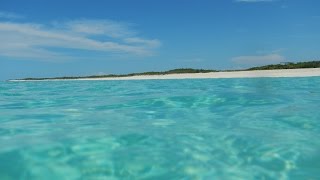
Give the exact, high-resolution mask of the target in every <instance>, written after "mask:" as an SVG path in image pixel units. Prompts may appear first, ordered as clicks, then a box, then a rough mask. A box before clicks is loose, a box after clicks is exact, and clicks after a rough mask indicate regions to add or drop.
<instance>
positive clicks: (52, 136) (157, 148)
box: [0, 78, 320, 180]
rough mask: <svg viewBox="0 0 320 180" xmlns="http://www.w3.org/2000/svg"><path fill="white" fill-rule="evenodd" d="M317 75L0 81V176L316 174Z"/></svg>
mask: <svg viewBox="0 0 320 180" xmlns="http://www.w3.org/2000/svg"><path fill="white" fill-rule="evenodd" d="M319 107H320V78H257V79H211V80H210V79H207V80H149V81H66V82H63V81H61V82H0V179H1V180H4V179H319V178H320V137H319V136H320V111H319V109H320V108H319Z"/></svg>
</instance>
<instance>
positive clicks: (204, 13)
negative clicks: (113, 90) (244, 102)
mask: <svg viewBox="0 0 320 180" xmlns="http://www.w3.org/2000/svg"><path fill="white" fill-rule="evenodd" d="M319 32H320V1H318V0H304V1H302V0H215V1H212V0H161V1H160V0H152V1H150V0H135V1H133V0H106V1H100V0H91V1H84V0H68V1H67V0H63V1H62V0H55V1H44V0H28V1H18V0H1V1H0V80H5V79H13V78H23V77H52V76H74V75H94V74H109V73H117V74H119V73H130V72H142V71H161V70H168V69H173V68H180V67H191V68H206V69H235V68H245V67H250V66H256V65H263V64H270V63H278V62H283V61H301V60H316V59H320V58H319V55H320V49H319V47H320V46H319V42H320V33H319Z"/></svg>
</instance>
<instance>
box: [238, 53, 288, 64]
mask: <svg viewBox="0 0 320 180" xmlns="http://www.w3.org/2000/svg"><path fill="white" fill-rule="evenodd" d="M284 61H286V58H285V57H284V56H282V55H279V54H267V55H260V56H239V57H234V58H232V62H234V63H236V64H239V65H245V66H261V65H267V64H277V63H280V62H284Z"/></svg>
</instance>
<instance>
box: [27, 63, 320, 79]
mask: <svg viewBox="0 0 320 180" xmlns="http://www.w3.org/2000/svg"><path fill="white" fill-rule="evenodd" d="M300 68H320V61H309V62H298V63H291V62H288V63H282V64H272V65H267V66H259V67H252V68H249V69H245V70H247V71H252V70H272V69H300ZM228 71H242V70H225V71H224V72H228ZM209 72H219V71H217V70H206V69H191V68H180V69H173V70H169V71H163V72H143V73H131V74H107V75H94V76H70V77H68V76H66V77H54V78H25V79H21V80H54V79H80V78H114V77H130V76H143V75H166V74H183V73H209Z"/></svg>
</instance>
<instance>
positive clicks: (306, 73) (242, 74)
mask: <svg viewBox="0 0 320 180" xmlns="http://www.w3.org/2000/svg"><path fill="white" fill-rule="evenodd" d="M313 76H320V68H306V69H281V70H257V71H235V72H212V73H190V74H168V75H143V76H130V77H115V78H80V79H70V80H77V81H82V80H90V81H97V80H147V79H211V78H257V77H313ZM12 81H24V80H12ZM45 81H66V80H60V79H57V80H55V79H52V80H45Z"/></svg>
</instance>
